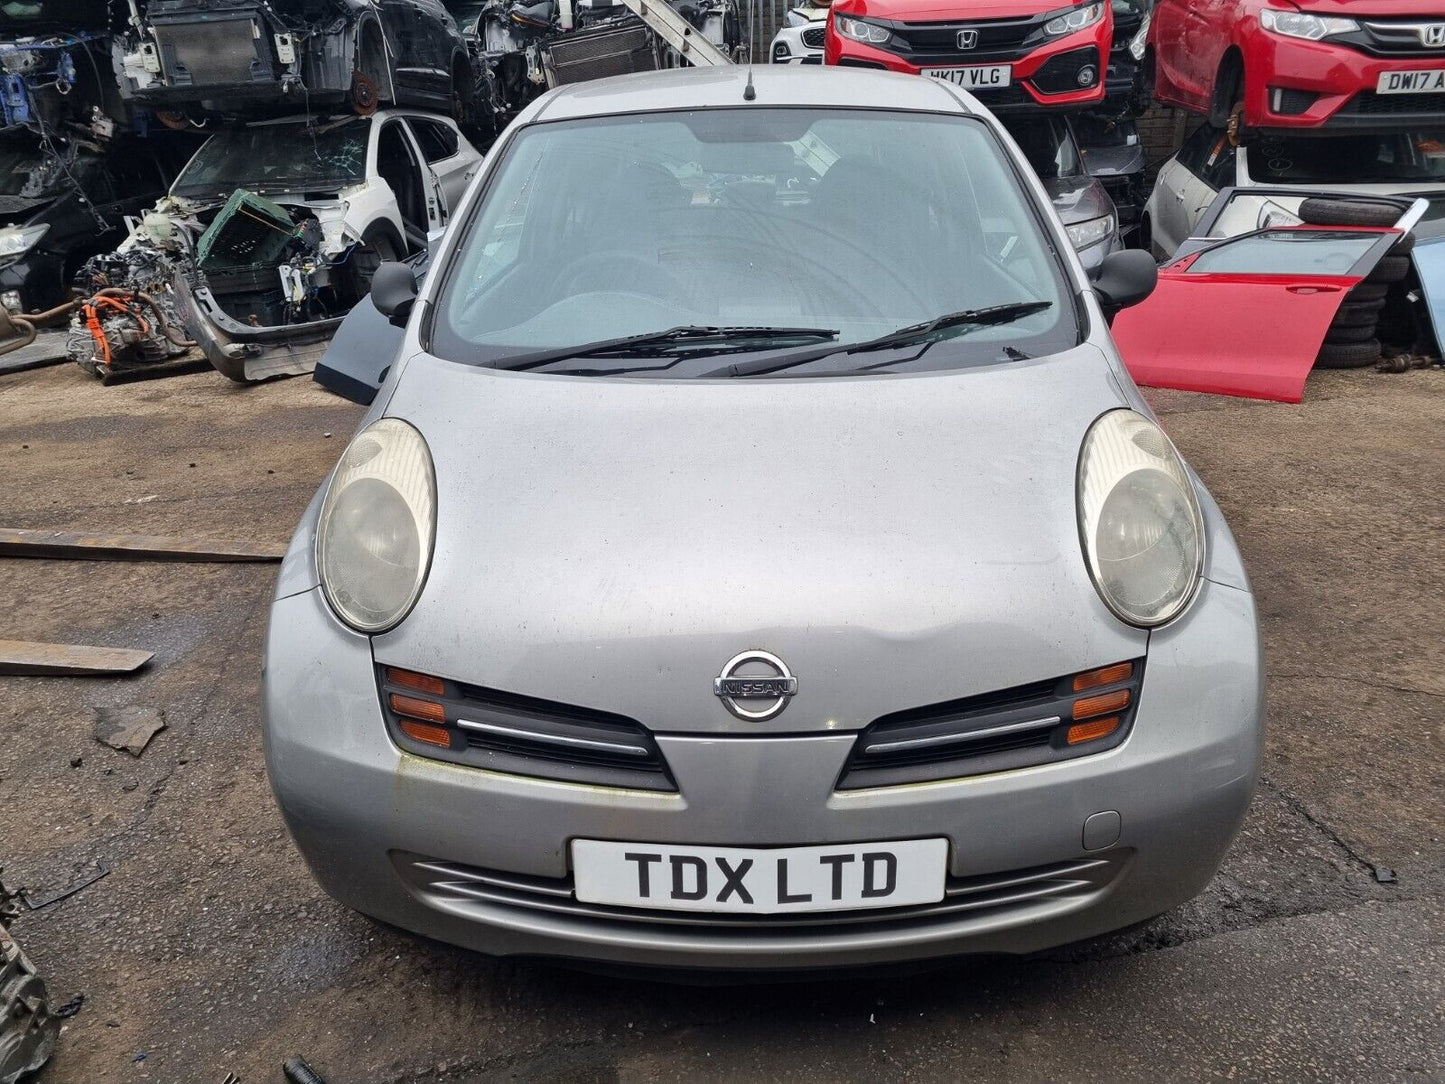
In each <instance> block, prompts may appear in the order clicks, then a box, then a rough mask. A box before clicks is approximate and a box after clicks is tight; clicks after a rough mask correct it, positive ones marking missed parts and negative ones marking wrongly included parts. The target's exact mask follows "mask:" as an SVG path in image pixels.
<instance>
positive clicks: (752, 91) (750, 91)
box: [743, 0, 758, 102]
mask: <svg viewBox="0 0 1445 1084" xmlns="http://www.w3.org/2000/svg"><path fill="white" fill-rule="evenodd" d="M747 5H748V85H747V86H745V87H743V101H745V102H750V101H752V100H753V99H755V98H756V97H757V96H758V92H757V89H756V88H755V87H754V86H753V12H755V11H757V9H758V0H747Z"/></svg>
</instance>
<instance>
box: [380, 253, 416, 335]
mask: <svg viewBox="0 0 1445 1084" xmlns="http://www.w3.org/2000/svg"><path fill="white" fill-rule="evenodd" d="M371 303H372V304H373V305H375V306H376V311H377V312H379V313H381V315H383V316H385V317H386V318H387V319H388V320H389V321H391V323H393V324H395V325H396V326H397V327H405V326H406V320H407V317H409V316H410V315H411V310H412V306H413V305H415V304H416V273H415V272H414V271H412V269H411V268H410V267H408V266H407V265H406V264H404V263H390V262H388V263H383V264H382V265H381V266H380V267H378V268H377V269H376V271H375V272H374V273H373V274H372V276H371Z"/></svg>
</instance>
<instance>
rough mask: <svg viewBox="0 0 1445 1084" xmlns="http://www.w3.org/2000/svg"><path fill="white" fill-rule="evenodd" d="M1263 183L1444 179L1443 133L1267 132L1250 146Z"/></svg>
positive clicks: (1251, 167) (1252, 161) (1252, 172)
mask: <svg viewBox="0 0 1445 1084" xmlns="http://www.w3.org/2000/svg"><path fill="white" fill-rule="evenodd" d="M1249 172H1250V175H1251V176H1252V177H1253V179H1254V180H1255V181H1257V182H1259V183H1262V184H1387V183H1392V182H1395V183H1400V182H1403V183H1410V182H1413V181H1441V180H1445V130H1442V131H1438V132H1370V133H1361V134H1358V135H1347V136H1294V135H1275V134H1273V133H1271V134H1270V135H1269V136H1267V137H1263V138H1261V139H1260V140H1259V141H1258V142H1257V143H1256V144H1254V145H1253V146H1251V147H1250V148H1249Z"/></svg>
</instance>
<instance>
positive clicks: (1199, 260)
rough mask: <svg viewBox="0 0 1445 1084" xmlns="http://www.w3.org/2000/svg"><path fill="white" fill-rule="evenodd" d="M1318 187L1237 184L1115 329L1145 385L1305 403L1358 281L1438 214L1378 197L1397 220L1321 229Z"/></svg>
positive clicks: (1423, 206)
mask: <svg viewBox="0 0 1445 1084" xmlns="http://www.w3.org/2000/svg"><path fill="white" fill-rule="evenodd" d="M1317 195H1318V193H1312V192H1308V191H1306V192H1300V191H1298V190H1295V189H1288V188H1248V189H1227V190H1226V191H1224V192H1221V193H1220V195H1219V197H1218V198H1217V199H1216V200H1215V201H1214V203H1213V204H1211V206H1210V208H1209V210H1208V212H1206V214H1205V215H1204V217H1203V218H1202V219H1201V220H1200V223H1199V228H1198V231H1197V233H1198V236H1197V237H1194V238H1191V239H1190V240H1189V241H1187V242H1186V243H1185V244H1184V245H1183V246H1181V248H1180V249H1179V251H1177V252H1176V253H1175V255H1174V257H1173V258H1172V259H1171V260H1169V262H1168V263H1166V264H1165V266H1164V267H1163V268H1161V270H1160V272H1159V285H1158V288H1157V289H1156V290H1155V292H1154V293H1153V294H1152V295H1150V297H1149V298H1148V299H1147V300H1146V301H1144V302H1143V303H1141V304H1140V305H1138V306H1135V307H1134V308H1132V309H1130V310H1128V311H1126V312H1122V313H1120V314H1119V316H1118V318H1117V319H1116V320H1115V322H1114V337H1115V341H1116V342H1117V343H1118V344H1119V352H1120V354H1121V356H1122V357H1123V358H1124V362H1125V364H1126V365H1127V366H1128V367H1129V372H1130V374H1131V375H1132V376H1133V377H1134V379H1135V380H1136V381H1138V382H1139V383H1140V384H1147V385H1150V386H1154V387H1166V388H1181V389H1185V390H1189V391H1203V392H1211V393H1215V394H1223V395H1241V396H1247V397H1250V398H1258V399H1273V400H1277V401H1280V402H1287V403H1297V402H1299V401H1300V400H1301V398H1303V395H1304V385H1305V378H1306V377H1307V376H1308V375H1309V372H1310V370H1311V368H1312V367H1313V366H1314V365H1315V360H1316V357H1317V356H1318V355H1319V353H1320V347H1321V344H1322V343H1323V342H1324V341H1325V335H1326V332H1327V331H1328V330H1329V327H1330V324H1331V321H1332V320H1333V319H1334V317H1335V314H1336V312H1337V311H1338V310H1339V307H1340V305H1341V303H1342V302H1344V301H1345V299H1346V298H1347V296H1348V295H1349V292H1350V290H1351V289H1352V288H1353V287H1355V286H1357V285H1359V284H1360V283H1361V282H1362V281H1363V280H1364V279H1365V277H1366V276H1367V275H1369V274H1370V272H1371V270H1373V269H1374V267H1375V266H1376V265H1377V264H1378V263H1379V262H1380V260H1382V259H1383V258H1384V257H1385V256H1386V255H1387V254H1388V253H1389V252H1390V250H1391V248H1392V247H1393V246H1394V245H1395V244H1396V243H1397V242H1398V241H1399V240H1400V238H1401V237H1403V236H1405V235H1406V234H1408V233H1409V232H1410V231H1411V230H1412V229H1413V228H1414V227H1415V225H1416V224H1417V223H1418V222H1419V221H1420V219H1421V218H1422V217H1423V215H1424V214H1425V212H1426V210H1427V204H1426V202H1425V201H1424V200H1414V201H1408V200H1406V201H1388V200H1380V199H1375V200H1373V201H1370V200H1368V199H1365V198H1363V197H1359V196H1355V197H1352V200H1353V201H1354V202H1357V203H1369V202H1374V203H1376V204H1378V205H1380V206H1381V207H1383V208H1385V209H1387V210H1388V211H1390V212H1391V213H1392V214H1393V215H1398V218H1397V220H1396V222H1395V224H1394V225H1393V226H1388V227H1367V226H1324V225H1311V224H1306V223H1304V222H1302V221H1301V219H1300V218H1299V216H1298V212H1299V210H1300V207H1301V204H1303V203H1304V201H1305V200H1306V199H1309V198H1312V197H1315V196H1317Z"/></svg>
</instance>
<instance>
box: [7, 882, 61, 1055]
mask: <svg viewBox="0 0 1445 1084" xmlns="http://www.w3.org/2000/svg"><path fill="white" fill-rule="evenodd" d="M0 872H3V870H0ZM20 898H21V897H20V895H19V894H18V893H14V892H11V891H10V890H8V889H7V888H6V887H5V883H4V882H3V881H0V1084H17V1082H18V1081H19V1080H21V1078H23V1077H28V1076H29V1075H30V1074H32V1073H35V1072H37V1071H39V1069H40V1068H41V1066H43V1065H44V1064H45V1063H46V1062H47V1061H49V1060H50V1055H51V1052H52V1051H54V1049H55V1040H56V1038H57V1036H59V1034H60V1020H59V1019H58V1018H57V1017H55V1016H53V1015H52V1014H51V1011H50V994H49V991H47V990H46V988H45V981H44V980H43V979H41V977H40V976H39V974H37V972H36V970H35V965H34V964H32V963H31V962H30V960H29V959H28V958H27V957H26V955H25V953H24V952H22V951H21V950H20V945H19V944H18V943H17V942H16V940H15V938H14V937H12V936H11V934H10V925H11V923H12V922H13V921H14V919H15V917H16V915H18V914H19V911H20V908H19V906H18V904H17V902H16V901H17V900H19V899H20Z"/></svg>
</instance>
